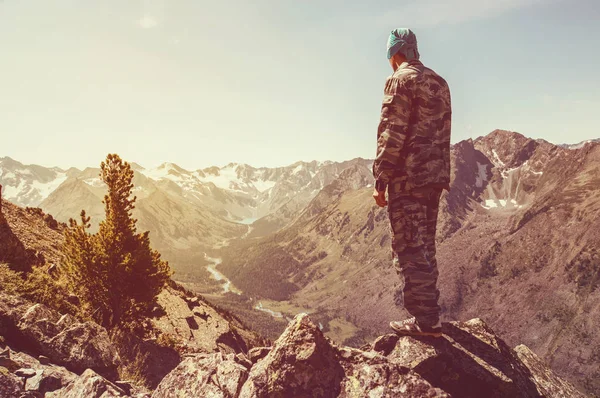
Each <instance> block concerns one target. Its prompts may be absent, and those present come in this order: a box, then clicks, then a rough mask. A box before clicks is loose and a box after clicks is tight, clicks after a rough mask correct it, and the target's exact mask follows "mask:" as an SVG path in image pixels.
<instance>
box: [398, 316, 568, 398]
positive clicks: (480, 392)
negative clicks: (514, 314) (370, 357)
mask: <svg viewBox="0 0 600 398" xmlns="http://www.w3.org/2000/svg"><path fill="white" fill-rule="evenodd" d="M442 330H443V332H444V336H443V337H442V338H432V337H420V338H416V337H406V336H405V337H400V338H399V339H398V342H397V344H396V345H395V347H394V348H393V350H392V351H391V352H389V354H388V355H387V358H388V359H389V360H390V361H392V362H393V363H396V364H399V365H401V366H405V367H407V368H410V369H411V370H412V371H414V372H415V373H416V374H418V375H419V376H421V377H422V378H423V379H425V380H427V381H428V382H429V383H431V384H432V385H433V386H435V387H438V388H440V389H442V390H443V391H445V392H447V393H449V394H451V395H452V396H456V397H465V398H469V397H473V398H475V397H483V396H485V397H538V396H540V394H541V391H550V390H549V389H545V390H541V389H539V388H538V383H537V382H536V380H535V378H534V377H532V372H531V370H530V369H529V368H528V367H527V366H526V364H525V363H523V362H522V361H521V360H519V358H518V356H517V354H516V353H515V352H514V351H513V350H512V349H511V348H510V347H508V346H507V345H506V343H505V342H504V341H502V340H501V339H500V338H499V337H498V336H496V335H495V334H494V332H493V331H492V330H491V329H490V328H489V327H488V326H487V325H486V324H485V323H484V322H483V321H482V320H480V319H473V320H470V321H468V322H450V323H444V324H443V326H442ZM548 372H549V373H551V372H550V371H549V370H548ZM552 376H553V377H555V378H556V379H557V380H558V377H557V376H555V375H553V374H552ZM562 383H565V384H568V383H566V382H563V381H562V380H561V383H560V384H553V385H556V386H557V387H558V386H560V385H562ZM571 387H572V386H571ZM573 390H574V388H573ZM560 391H570V390H565V389H563V388H561V389H560ZM544 396H547V397H563V396H569V397H570V396H572V395H569V394H566V395H561V393H559V394H556V395H544Z"/></svg>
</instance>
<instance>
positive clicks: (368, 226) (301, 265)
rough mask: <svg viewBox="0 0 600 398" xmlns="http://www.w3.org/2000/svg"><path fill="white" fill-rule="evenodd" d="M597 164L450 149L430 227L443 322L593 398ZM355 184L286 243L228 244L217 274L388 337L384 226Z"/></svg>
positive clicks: (511, 137)
mask: <svg viewBox="0 0 600 398" xmlns="http://www.w3.org/2000/svg"><path fill="white" fill-rule="evenodd" d="M599 156H600V144H594V143H588V144H587V145H585V146H583V147H581V148H580V149H575V150H567V149H564V148H560V147H558V146H555V145H552V144H549V143H547V142H545V141H541V140H538V141H536V140H530V139H527V138H526V137H523V136H522V135H520V134H516V133H510V132H505V131H495V132H493V133H492V134H490V135H488V136H486V137H482V138H479V139H477V140H474V141H466V142H462V143H459V144H457V145H455V146H454V147H453V153H452V161H453V170H454V176H453V181H452V189H451V191H450V193H447V194H444V195H443V199H442V209H441V214H440V219H439V227H438V229H439V236H438V242H439V246H438V261H439V265H440V289H441V290H442V306H443V308H444V314H445V316H446V317H448V318H449V319H466V318H469V317H473V316H475V314H477V316H481V317H483V318H485V319H487V320H488V321H489V323H490V324H491V325H492V326H493V327H494V328H496V329H497V330H498V331H499V333H500V335H501V336H503V337H505V338H507V340H508V341H509V342H512V343H515V342H516V341H517V340H518V339H520V340H521V341H524V342H525V343H526V344H527V345H529V346H531V347H532V348H533V350H534V351H535V352H537V353H538V354H540V356H542V357H543V358H545V359H546V360H548V362H549V363H550V364H551V365H552V366H553V368H554V369H555V370H557V371H558V372H559V373H560V374H563V375H565V376H568V377H569V378H570V379H571V380H573V381H574V382H576V383H577V384H578V385H580V386H582V387H583V388H586V389H587V390H588V391H596V392H598V391H600V386H599V385H598V384H597V380H598V373H597V372H598V367H597V361H598V353H599V352H600V340H599V338H598V337H597V334H595V333H594V332H593V326H592V325H594V324H596V323H598V322H599V321H600V304H598V303H600V301H599V300H598V299H599V298H600V297H599V296H598V295H599V294H600V292H599V289H597V287H598V272H599V268H598V264H599V261H598V253H597V248H598V247H600V224H598V221H597V220H599V219H600V168H599V167H600V166H599V165H600V162H598V160H599ZM350 174H352V173H350ZM352 179H353V177H352V176H350V175H341V176H340V178H339V179H338V180H336V181H335V182H334V183H332V184H330V186H328V187H326V188H325V189H323V191H321V192H320V193H319V195H317V197H316V198H315V199H314V200H313V201H312V202H311V203H310V204H309V206H308V207H307V208H306V209H305V210H303V212H302V213H301V215H299V217H297V218H296V219H295V220H294V222H293V223H291V224H290V225H288V226H286V227H285V228H283V229H282V230H280V231H278V232H276V233H274V234H271V235H269V236H266V237H263V238H257V239H250V240H244V241H233V242H232V243H231V247H229V248H228V250H227V252H226V253H224V258H223V263H222V265H221V266H220V269H221V270H222V271H223V272H224V273H225V274H226V275H227V276H228V277H229V278H230V279H232V280H233V281H234V283H236V285H239V286H240V287H242V289H243V290H244V291H246V292H247V293H248V294H253V295H256V296H258V297H266V298H270V299H273V300H288V301H287V302H288V303H289V304H290V305H293V306H297V307H300V308H302V307H307V306H308V308H311V309H313V310H315V311H317V312H319V313H322V314H323V313H325V314H328V315H327V316H328V317H330V318H333V317H338V318H339V317H341V318H344V319H346V320H350V321H351V322H352V323H354V324H355V325H357V326H358V327H359V328H360V330H361V334H359V335H357V336H355V338H357V337H359V336H364V335H367V336H369V335H374V334H377V333H380V332H381V331H383V330H385V329H387V322H388V321H389V320H390V319H393V318H397V317H400V316H404V315H406V314H405V313H403V310H401V309H398V308H396V306H395V305H394V302H395V301H397V299H398V298H397V297H395V292H396V289H398V288H399V285H400V281H399V278H398V277H397V276H396V275H395V273H394V271H393V270H392V269H391V265H390V263H391V252H390V248H389V246H390V241H389V221H388V219H387V213H386V210H383V209H378V208H376V207H375V205H374V204H373V201H372V198H371V189H368V188H362V189H360V184H359V186H356V187H352V186H351V185H352V184H350V183H349V181H351V180H352ZM363 186H364V185H363ZM356 188H359V189H356ZM514 308H519V311H514V310H513V309H514Z"/></svg>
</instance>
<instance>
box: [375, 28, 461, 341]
mask: <svg viewBox="0 0 600 398" xmlns="http://www.w3.org/2000/svg"><path fill="white" fill-rule="evenodd" d="M387 48H388V53H387V57H388V59H389V62H390V65H391V66H392V69H393V70H394V73H393V74H392V75H391V76H390V77H389V78H388V79H387V81H386V83H385V90H384V96H383V105H382V107H381V121H380V123H379V129H378V130H377V156H376V158H375V162H374V163H373V176H374V177H375V192H374V193H373V197H374V198H375V202H376V203H377V205H379V206H381V207H385V206H386V205H388V202H389V206H388V213H389V217H390V223H391V226H392V231H393V239H392V249H393V251H394V265H395V267H396V269H397V272H398V274H399V275H402V276H403V277H404V289H403V292H402V293H403V297H404V307H405V308H406V310H407V311H408V312H409V313H410V314H411V315H412V316H413V318H410V319H406V320H403V321H393V322H391V323H390V326H391V327H392V329H394V330H395V331H396V332H397V333H398V334H403V335H419V336H422V335H429V336H436V337H439V336H441V335H442V328H441V322H440V306H439V304H438V299H439V295H440V293H439V290H438V289H437V279H438V268H437V262H436V259H435V233H436V223H437V216H438V207H439V201H440V195H441V193H442V190H444V189H446V190H449V189H450V120H451V114H452V111H451V106H450V91H449V89H448V84H447V83H446V81H445V80H444V79H443V78H441V77H440V76H438V75H437V74H436V73H435V72H434V71H432V70H431V69H429V68H427V67H425V66H424V65H423V64H422V63H421V61H419V51H418V49H417V38H416V36H415V34H414V33H413V32H412V31H411V30H410V29H395V30H393V31H392V32H391V34H390V38H389V40H388V46H387ZM386 190H387V193H388V200H387V201H386V195H385V194H386Z"/></svg>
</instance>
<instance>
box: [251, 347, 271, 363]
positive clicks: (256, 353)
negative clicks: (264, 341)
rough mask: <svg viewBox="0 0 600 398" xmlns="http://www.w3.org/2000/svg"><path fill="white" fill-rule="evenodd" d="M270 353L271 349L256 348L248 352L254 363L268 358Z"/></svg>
mask: <svg viewBox="0 0 600 398" xmlns="http://www.w3.org/2000/svg"><path fill="white" fill-rule="evenodd" d="M269 352H271V347H254V348H251V349H250V351H248V359H250V361H251V362H252V363H256V362H258V361H260V360H261V359H263V358H264V357H266V356H267V354H269Z"/></svg>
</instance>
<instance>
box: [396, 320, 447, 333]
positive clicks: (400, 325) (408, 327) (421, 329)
mask: <svg viewBox="0 0 600 398" xmlns="http://www.w3.org/2000/svg"><path fill="white" fill-rule="evenodd" d="M390 327H391V328H392V329H394V331H395V332H396V334H398V335H400V336H432V337H442V323H441V322H440V321H438V323H436V324H435V325H433V326H421V325H419V324H418V323H417V320H416V319H415V318H409V319H405V320H403V321H392V322H390Z"/></svg>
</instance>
